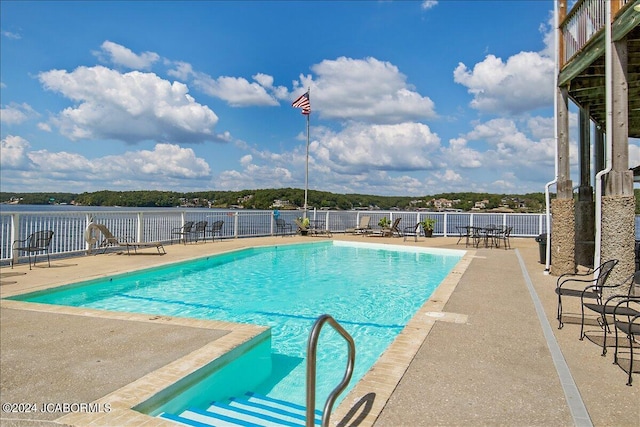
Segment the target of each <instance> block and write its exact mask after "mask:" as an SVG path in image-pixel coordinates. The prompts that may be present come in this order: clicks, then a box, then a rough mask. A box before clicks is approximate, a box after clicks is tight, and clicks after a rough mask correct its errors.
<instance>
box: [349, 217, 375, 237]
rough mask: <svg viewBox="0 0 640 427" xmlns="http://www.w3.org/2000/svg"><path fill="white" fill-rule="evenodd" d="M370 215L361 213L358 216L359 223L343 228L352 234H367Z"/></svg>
mask: <svg viewBox="0 0 640 427" xmlns="http://www.w3.org/2000/svg"><path fill="white" fill-rule="evenodd" d="M370 223H371V217H370V216H368V215H363V216H361V217H360V223H359V224H358V226H357V227H354V228H348V229H346V230H345V232H347V233H352V234H367V233H370V232H371V225H370Z"/></svg>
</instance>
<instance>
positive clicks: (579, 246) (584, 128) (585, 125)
mask: <svg viewBox="0 0 640 427" xmlns="http://www.w3.org/2000/svg"><path fill="white" fill-rule="evenodd" d="M589 116H590V115H589V106H588V105H587V106H585V107H583V108H580V116H579V125H580V140H579V154H580V187H579V191H578V201H577V202H576V254H575V261H576V264H578V265H584V266H588V267H592V266H593V250H594V248H595V204H594V202H593V187H592V186H591V167H590V160H591V120H590V118H589Z"/></svg>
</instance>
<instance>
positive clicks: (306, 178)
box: [304, 114, 311, 218]
mask: <svg viewBox="0 0 640 427" xmlns="http://www.w3.org/2000/svg"><path fill="white" fill-rule="evenodd" d="M310 115H311V114H307V161H306V166H305V174H304V216H305V218H306V217H307V209H308V205H307V200H308V199H307V196H308V193H309V116H310Z"/></svg>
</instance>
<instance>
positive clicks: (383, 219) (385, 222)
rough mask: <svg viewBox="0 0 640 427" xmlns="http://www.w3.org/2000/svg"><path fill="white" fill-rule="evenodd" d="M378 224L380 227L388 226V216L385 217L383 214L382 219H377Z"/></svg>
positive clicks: (389, 221) (389, 222)
mask: <svg viewBox="0 0 640 427" xmlns="http://www.w3.org/2000/svg"><path fill="white" fill-rule="evenodd" d="M378 225H379V226H380V227H382V228H389V225H391V220H389V218H387V217H386V216H383V217H382V219H381V220H380V221H378Z"/></svg>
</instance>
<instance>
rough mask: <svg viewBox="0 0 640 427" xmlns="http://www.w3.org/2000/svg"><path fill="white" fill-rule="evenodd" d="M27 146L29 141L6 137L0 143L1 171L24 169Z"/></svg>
mask: <svg viewBox="0 0 640 427" xmlns="http://www.w3.org/2000/svg"><path fill="white" fill-rule="evenodd" d="M29 146H30V145H29V141H27V140H26V139H24V138H22V137H20V136H15V135H8V136H7V137H6V138H4V139H3V140H2V141H0V166H2V168H3V169H5V168H15V169H20V168H23V167H25V166H26V165H27V164H28V159H27V157H26V153H27V150H28V149H29Z"/></svg>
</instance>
